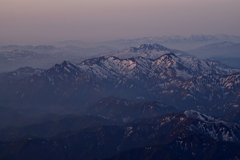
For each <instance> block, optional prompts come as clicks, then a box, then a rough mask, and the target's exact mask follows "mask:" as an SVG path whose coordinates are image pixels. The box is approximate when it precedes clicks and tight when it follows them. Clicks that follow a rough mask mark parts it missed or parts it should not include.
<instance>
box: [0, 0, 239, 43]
mask: <svg viewBox="0 0 240 160" xmlns="http://www.w3.org/2000/svg"><path fill="white" fill-rule="evenodd" d="M239 17H240V0H0V45H7V44H48V43H53V42H55V41H63V40H85V41H95V40H96V41H101V40H112V39H120V38H138V37H148V36H161V35H183V36H189V35H191V34H220V33H223V34H232V35H240V18H239Z"/></svg>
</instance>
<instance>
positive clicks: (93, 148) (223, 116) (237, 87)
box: [0, 44, 240, 160]
mask: <svg viewBox="0 0 240 160" xmlns="http://www.w3.org/2000/svg"><path fill="white" fill-rule="evenodd" d="M239 106H240V69H234V68H232V67H228V66H226V65H223V64H221V63H220V62H218V61H214V60H209V59H205V60H202V59H198V58H196V57H194V56H192V55H190V54H187V53H185V52H182V51H179V50H175V49H169V48H167V47H164V46H162V45H160V44H142V45H140V46H138V47H129V48H127V49H123V50H120V51H117V52H111V53H108V54H101V55H100V56H98V57H93V58H89V59H85V60H83V61H81V62H79V63H72V62H69V61H64V62H62V63H60V64H55V65H54V66H52V67H51V68H49V69H33V68H29V67H23V68H20V69H18V70H16V71H13V72H8V73H3V74H0V115H1V116H0V118H1V122H0V136H1V138H0V159H3V160H5V159H16V158H18V159H179V158H180V159H238V158H240V155H239V153H240V150H239V147H240V146H239V143H240V127H239V125H240V123H239V113H240V112H239ZM43 117H45V118H43ZM46 117H48V118H46Z"/></svg>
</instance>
